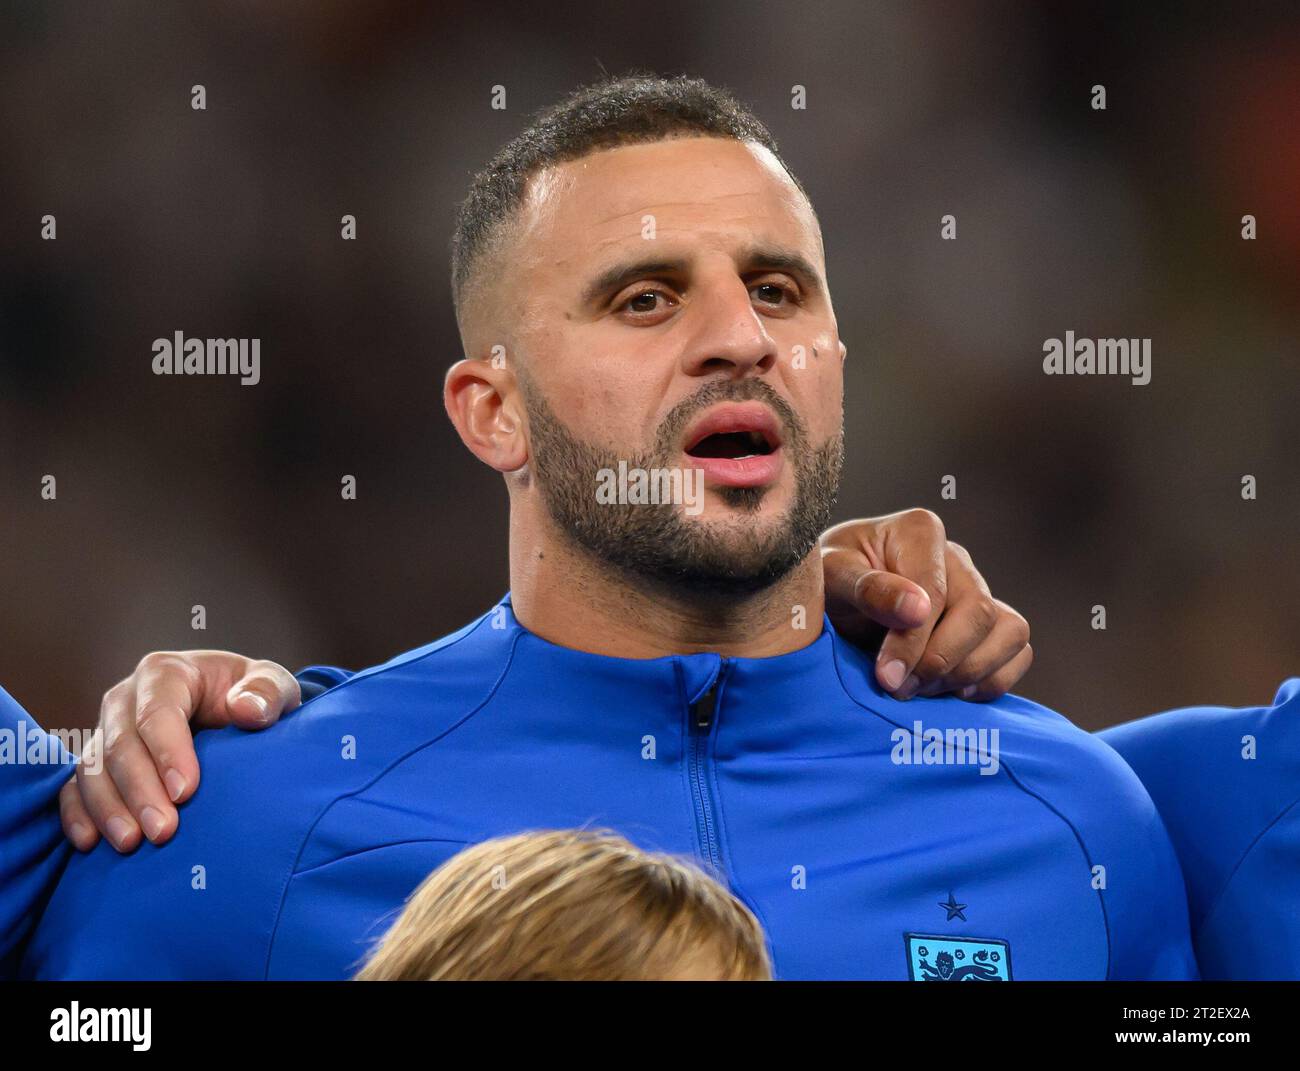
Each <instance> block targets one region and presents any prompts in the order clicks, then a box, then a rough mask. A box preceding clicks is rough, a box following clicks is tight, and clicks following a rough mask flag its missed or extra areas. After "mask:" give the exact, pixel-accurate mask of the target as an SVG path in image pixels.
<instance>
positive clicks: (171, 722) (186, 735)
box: [113, 654, 202, 839]
mask: <svg viewBox="0 0 1300 1071" xmlns="http://www.w3.org/2000/svg"><path fill="white" fill-rule="evenodd" d="M135 681H136V686H135V722H134V726H133V728H134V730H135V731H136V732H137V733H139V736H140V740H141V742H142V743H143V744H144V746H145V749H146V750H147V751H148V753H149V756H150V758H151V759H152V760H153V767H152V769H151V770H150V771H148V772H149V773H151V774H153V775H154V778H155V780H157V781H159V782H161V784H160V786H159V787H161V789H162V792H163V794H164V795H165V797H166V798H167V800H168V801H169V802H171V803H173V804H176V803H181V802H183V801H184V800H187V799H189V798H190V796H191V795H193V793H194V789H195V788H196V787H197V786H198V783H199V761H198V759H197V758H196V757H195V754H194V734H193V733H192V732H191V730H190V718H191V717H192V716H193V715H194V713H195V711H196V710H198V708H199V704H200V701H201V698H202V680H201V676H200V673H199V670H198V668H197V667H196V666H195V665H194V663H193V662H191V661H190V660H189V659H187V658H186V657H185V656H184V655H179V654H159V655H150V656H149V657H147V658H146V659H145V660H144V661H142V662H141V663H140V666H139V668H138V669H137V670H136V672H135ZM113 728H114V731H118V730H119V728H120V729H121V730H122V731H127V730H128V727H125V726H123V727H118V726H114V727H113ZM126 769H127V771H128V774H129V775H130V776H132V777H137V778H140V779H141V783H140V784H138V785H137V786H136V789H135V792H136V794H140V795H151V796H152V795H156V793H155V792H153V791H152V790H151V789H150V790H149V791H147V792H146V789H145V786H144V785H143V780H144V779H145V777H146V771H145V770H144V769H136V768H135V767H133V766H130V765H129V764H128V766H127V767H126ZM118 787H119V790H123V789H125V786H123V785H119V786H118ZM138 818H139V816H138V815H137V819H138ZM150 839H153V838H150Z"/></svg>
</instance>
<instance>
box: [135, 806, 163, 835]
mask: <svg viewBox="0 0 1300 1071" xmlns="http://www.w3.org/2000/svg"><path fill="white" fill-rule="evenodd" d="M140 824H141V825H142V826H144V835H145V836H146V837H148V838H149V839H150V840H157V839H158V834H160V833H161V832H162V831H163V826H165V825H166V824H167V820H166V819H165V818H163V816H162V811H160V810H158V808H157V807H146V808H145V809H144V810H143V811H141V812H140Z"/></svg>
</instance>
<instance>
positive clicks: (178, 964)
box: [34, 618, 513, 978]
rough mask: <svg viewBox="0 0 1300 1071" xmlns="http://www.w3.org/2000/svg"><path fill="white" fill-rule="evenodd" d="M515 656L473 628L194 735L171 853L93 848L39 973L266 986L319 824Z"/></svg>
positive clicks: (434, 732)
mask: <svg viewBox="0 0 1300 1071" xmlns="http://www.w3.org/2000/svg"><path fill="white" fill-rule="evenodd" d="M512 642H513V637H512V634H511V632H510V630H508V629H507V630H494V629H492V628H491V624H490V622H488V621H487V618H484V619H480V621H478V622H475V623H474V624H472V625H470V626H467V627H466V628H465V629H462V630H460V632H457V633H453V634H452V635H451V636H448V637H445V638H443V639H442V640H439V641H436V642H435V643H432V644H429V645H426V646H425V647H421V648H418V649H416V650H414V651H410V652H407V653H406V654H404V655H401V656H398V657H397V658H394V659H392V660H391V661H390V662H387V663H385V664H383V665H381V666H376V667H374V668H373V669H368V670H363V671H362V672H360V673H357V674H356V675H354V676H353V677H351V678H349V679H348V680H346V681H344V682H343V683H341V684H339V685H338V686H337V687H334V688H331V689H329V690H328V691H326V692H324V693H322V694H321V695H320V696H318V697H316V698H314V699H312V700H311V701H310V702H308V703H305V704H304V705H303V706H301V707H299V708H298V709H297V710H295V711H293V712H291V713H290V714H288V715H286V716H285V717H284V718H282V719H281V720H280V721H279V722H278V723H277V724H276V725H274V726H272V727H271V728H269V729H266V730H263V731H262V732H256V733H249V732H244V731H241V730H238V729H225V730H220V731H215V732H204V733H200V734H198V736H196V738H195V750H196V751H197V753H198V758H199V767H200V780H199V785H198V788H197V790H196V791H195V794H194V796H193V798H192V799H191V800H189V802H187V803H186V804H185V806H184V807H182V809H181V812H180V826H179V828H178V830H177V833H176V835H175V837H173V838H172V840H171V841H169V842H168V843H167V844H164V845H162V846H160V847H155V846H153V845H150V844H144V845H141V847H140V848H139V849H138V850H137V851H135V852H134V853H133V854H132V855H130V856H127V857H121V856H118V855H117V854H116V853H115V852H113V851H112V849H111V848H110V847H108V846H106V845H104V844H100V845H99V846H98V847H97V848H96V849H95V850H94V851H92V852H90V853H89V854H88V855H85V856H78V857H76V858H74V859H73V860H72V861H71V864H70V865H69V866H68V868H67V870H66V871H65V873H64V875H63V878H62V880H61V881H60V882H59V885H58V888H57V889H56V890H55V894H54V900H53V901H52V902H51V907H50V911H49V912H48V913H47V914H48V916H49V917H50V918H52V919H56V920H59V919H77V920H79V923H80V925H81V926H82V927H83V933H81V934H80V935H73V934H70V933H67V932H65V931H64V930H63V929H62V928H61V926H60V924H59V922H58V921H54V922H50V923H49V924H48V925H47V924H43V925H42V927H41V930H40V931H38V933H37V935H36V939H35V942H34V947H35V951H36V954H37V962H36V966H35V973H38V974H40V975H41V976H43V977H77V978H93V977H108V978H112V977H122V978H130V977H147V978H169V977H178V978H186V977H189V978H214V977H215V978H250V977H251V978H256V977H262V976H263V973H264V971H265V967H266V963H267V957H268V955H269V949H270V944H271V936H272V933H273V932H274V928H275V921H276V919H277V917H278V914H279V911H280V908H281V904H282V902H283V898H284V895H285V890H286V889H287V887H288V884H289V882H290V880H291V878H292V876H293V874H294V871H295V868H296V866H297V865H298V861H299V858H300V855H301V853H302V851H303V849H304V846H305V845H306V843H307V841H308V839H309V837H310V836H311V834H312V830H313V828H314V827H315V826H316V824H317V822H318V821H319V820H320V818H321V816H322V815H324V814H325V813H326V812H327V811H328V810H329V809H330V808H331V807H332V806H333V805H334V804H335V803H336V802H338V801H339V800H341V799H344V798H345V797H348V796H350V795H353V794H355V793H358V792H360V791H362V790H363V789H365V788H366V787H367V786H368V785H371V784H374V783H375V782H376V781H377V780H379V779H380V778H382V777H383V776H384V774H385V773H386V772H387V771H388V770H390V769H391V768H392V767H393V766H394V765H395V764H397V763H399V762H400V761H401V760H402V758H403V757H405V756H406V755H409V754H410V753H411V752H413V751H414V750H416V749H418V748H421V747H424V746H426V745H428V744H430V743H432V742H435V741H437V740H438V739H440V738H441V737H443V736H445V735H446V734H448V733H449V732H453V731H454V730H455V728H456V727H457V726H458V725H460V724H463V722H464V721H465V720H466V719H467V718H469V717H472V716H473V714H474V713H475V712H476V711H477V710H478V709H479V708H480V707H481V706H482V705H483V704H484V703H485V702H486V701H487V699H488V698H489V697H490V696H491V694H492V692H493V690H494V688H495V686H496V683H497V682H498V681H499V680H500V679H501V677H502V676H503V675H504V673H505V672H506V668H507V667H508V664H509V659H510V650H511V647H512ZM196 915H200V916H201V917H202V918H203V920H204V925H203V926H202V927H195V926H193V925H192V920H193V918H194V917H195V916H196ZM87 933H88V934H89V936H87Z"/></svg>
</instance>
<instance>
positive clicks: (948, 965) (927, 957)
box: [903, 933, 1011, 982]
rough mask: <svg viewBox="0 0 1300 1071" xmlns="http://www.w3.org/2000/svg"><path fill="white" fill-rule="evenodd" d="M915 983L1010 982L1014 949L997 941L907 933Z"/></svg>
mask: <svg viewBox="0 0 1300 1071" xmlns="http://www.w3.org/2000/svg"><path fill="white" fill-rule="evenodd" d="M903 940H904V941H905V942H906V944H907V968H908V971H909V973H910V974H911V978H912V981H914V982H1009V981H1011V946H1010V945H1009V944H1007V942H1006V941H1000V940H998V939H997V938H993V937H941V936H938V935H937V934H932V933H905V934H903Z"/></svg>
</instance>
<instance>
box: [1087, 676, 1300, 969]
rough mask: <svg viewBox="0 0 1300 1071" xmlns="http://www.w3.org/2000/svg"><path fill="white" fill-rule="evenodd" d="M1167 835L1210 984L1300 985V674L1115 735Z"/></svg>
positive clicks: (1111, 740)
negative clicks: (1268, 690)
mask: <svg viewBox="0 0 1300 1071" xmlns="http://www.w3.org/2000/svg"><path fill="white" fill-rule="evenodd" d="M1101 736H1102V738H1103V739H1104V740H1105V741H1106V742H1107V743H1108V744H1110V745H1111V746H1112V747H1114V748H1115V750H1116V751H1118V752H1119V753H1120V754H1121V755H1123V756H1124V758H1125V760H1126V761H1127V762H1128V764H1129V765H1130V766H1132V767H1133V769H1134V770H1135V771H1137V774H1138V776H1139V777H1141V778H1142V782H1143V784H1144V785H1146V787H1147V790H1148V791H1149V792H1150V793H1151V796H1152V798H1153V799H1154V800H1155V803H1156V806H1157V808H1158V809H1159V811H1160V813H1161V815H1162V816H1163V818H1164V821H1165V825H1166V826H1167V827H1168V829H1169V834H1170V837H1171V838H1172V839H1173V843H1174V847H1175V848H1176V849H1177V851H1178V857H1179V859H1180V860H1182V868H1183V873H1184V875H1185V876H1186V881H1187V895H1188V903H1189V908H1190V921H1191V926H1192V936H1193V940H1194V943H1195V948H1196V956H1197V960H1198V962H1199V964H1200V969H1201V973H1202V975H1203V976H1204V977H1206V978H1234V979H1235V978H1240V979H1248V978H1254V979H1282V978H1285V979H1296V978H1300V806H1297V804H1300V677H1292V678H1291V679H1290V680H1288V681H1286V682H1285V683H1283V685H1282V687H1281V688H1280V689H1279V690H1278V693H1277V698H1275V699H1274V700H1273V705H1272V706H1266V707H1246V708H1241V709H1234V708H1231V707H1190V708H1188V709H1186V710H1172V711H1169V712H1168V713H1166V714H1156V715H1153V716H1151V717H1149V718H1142V719H1141V720H1140V721H1134V722H1129V723H1128V724H1126V725H1119V726H1116V727H1115V728H1113V729H1107V730H1106V731H1105V732H1103V733H1102V734H1101Z"/></svg>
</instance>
